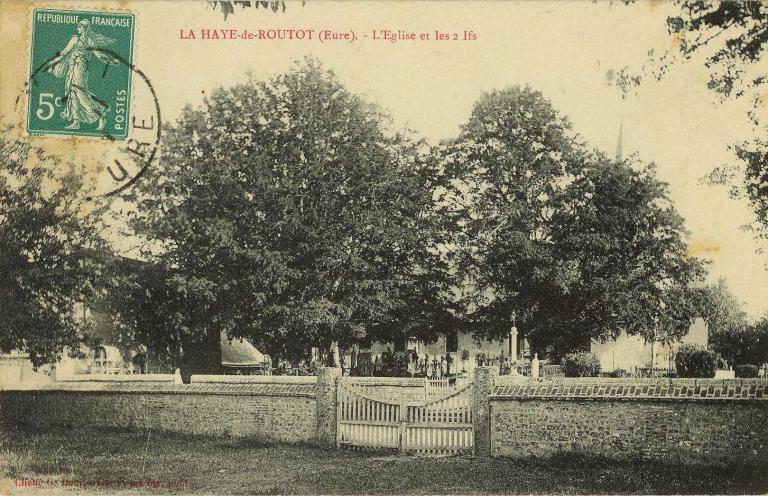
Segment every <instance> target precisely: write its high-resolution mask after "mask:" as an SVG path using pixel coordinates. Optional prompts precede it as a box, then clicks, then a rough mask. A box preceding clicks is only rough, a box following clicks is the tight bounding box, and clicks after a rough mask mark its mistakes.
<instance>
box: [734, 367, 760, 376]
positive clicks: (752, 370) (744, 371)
mask: <svg viewBox="0 0 768 496" xmlns="http://www.w3.org/2000/svg"><path fill="white" fill-rule="evenodd" d="M736 377H743V378H751V377H757V365H739V366H738V367H736Z"/></svg>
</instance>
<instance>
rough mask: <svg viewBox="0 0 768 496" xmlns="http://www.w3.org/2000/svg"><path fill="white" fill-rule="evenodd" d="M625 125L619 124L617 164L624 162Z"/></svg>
mask: <svg viewBox="0 0 768 496" xmlns="http://www.w3.org/2000/svg"><path fill="white" fill-rule="evenodd" d="M623 148H624V123H623V122H622V123H621V124H619V141H618V142H617V143H616V162H622V161H623V160H624V149H623Z"/></svg>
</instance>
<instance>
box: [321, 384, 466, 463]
mask: <svg viewBox="0 0 768 496" xmlns="http://www.w3.org/2000/svg"><path fill="white" fill-rule="evenodd" d="M471 395H472V383H469V384H467V385H466V386H464V387H462V388H460V389H456V390H453V391H448V392H447V394H446V395H445V396H443V397H441V398H431V399H429V400H426V401H419V402H415V401H406V400H403V401H393V400H392V399H383V398H376V397H375V396H374V394H373V393H371V392H370V391H364V390H361V389H360V388H356V387H355V386H354V385H352V384H346V383H345V381H344V380H341V381H339V389H338V396H337V416H336V445H337V446H338V447H357V448H362V449H382V450H397V451H399V452H401V453H419V454H426V455H453V454H459V453H472V452H473V451H474V445H475V440H474V433H473V430H472V396H471Z"/></svg>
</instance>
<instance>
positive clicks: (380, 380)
mask: <svg viewBox="0 0 768 496" xmlns="http://www.w3.org/2000/svg"><path fill="white" fill-rule="evenodd" d="M341 380H342V381H343V382H345V383H347V384H352V385H359V386H400V387H422V388H423V387H426V384H427V382H426V381H427V380H426V378H424V377H342V378H341Z"/></svg>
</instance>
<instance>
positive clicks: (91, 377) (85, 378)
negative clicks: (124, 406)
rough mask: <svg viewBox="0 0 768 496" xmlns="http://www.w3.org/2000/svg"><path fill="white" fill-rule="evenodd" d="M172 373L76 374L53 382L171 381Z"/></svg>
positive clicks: (57, 378) (61, 377) (58, 377)
mask: <svg viewBox="0 0 768 496" xmlns="http://www.w3.org/2000/svg"><path fill="white" fill-rule="evenodd" d="M175 378H176V376H175V375H174V374H130V375H128V374H126V375H117V374H76V375H67V376H57V377H56V381H55V382H64V383H66V382H108V383H119V382H173V381H174V379H175Z"/></svg>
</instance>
